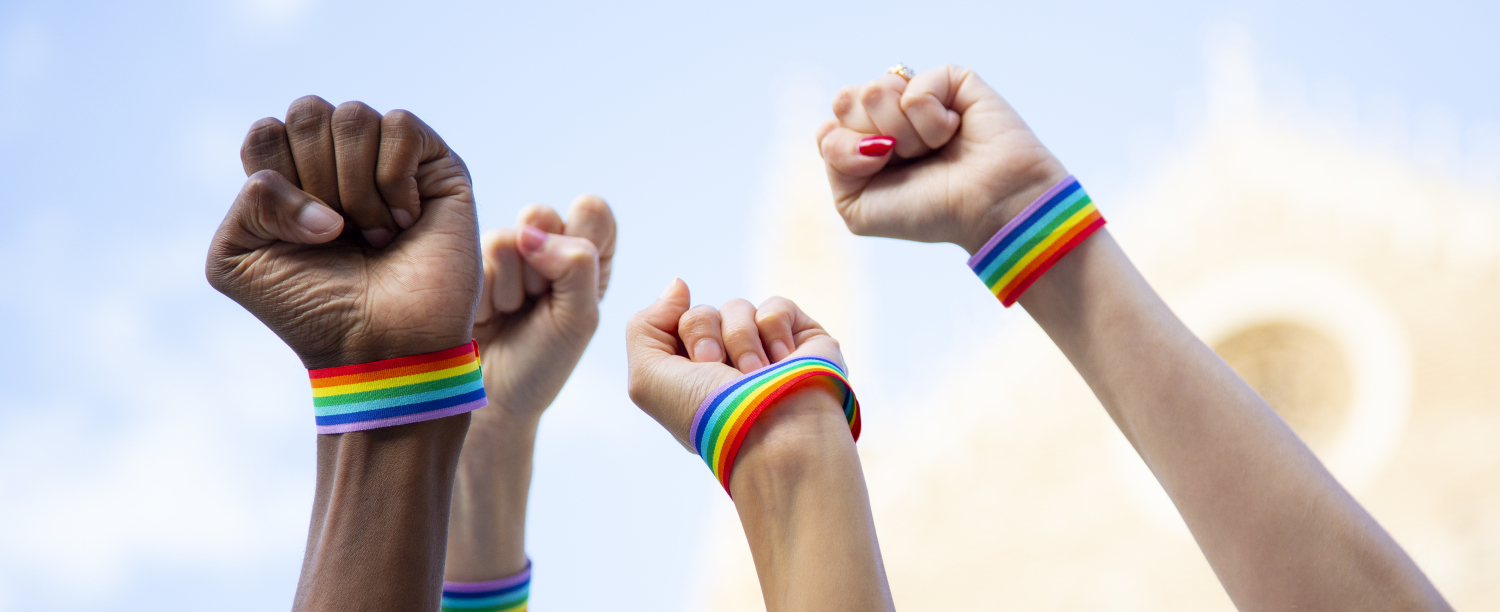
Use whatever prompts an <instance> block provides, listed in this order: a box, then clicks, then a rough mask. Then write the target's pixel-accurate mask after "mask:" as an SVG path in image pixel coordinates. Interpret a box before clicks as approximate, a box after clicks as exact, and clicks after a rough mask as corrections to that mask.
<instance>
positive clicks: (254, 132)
mask: <svg viewBox="0 0 1500 612" xmlns="http://www.w3.org/2000/svg"><path fill="white" fill-rule="evenodd" d="M240 165H242V166H244V167H245V176H250V175H252V174H255V173H256V172H260V171H261V170H275V171H276V173H277V174H280V175H281V176H282V178H285V179H286V180H287V181H288V182H290V183H291V184H292V185H293V186H295V187H297V188H299V189H300V188H302V182H301V181H300V180H298V178H297V163H296V161H295V160H293V158H292V147H291V145H290V144H289V143H288V142H287V138H286V124H285V123H282V122H281V120H279V119H276V118H274V117H266V118H265V119H261V120H260V121H256V122H255V123H252V124H250V131H249V132H247V133H245V142H244V143H242V144H241V145H240Z"/></svg>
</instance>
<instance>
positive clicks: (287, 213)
mask: <svg viewBox="0 0 1500 612" xmlns="http://www.w3.org/2000/svg"><path fill="white" fill-rule="evenodd" d="M343 230H344V218H343V217H342V216H340V215H339V214H338V213H336V212H334V211H333V209H332V208H329V207H328V206H327V205H325V204H323V202H321V201H319V200H318V199H317V198H315V197H313V196H311V195H309V194H307V193H306V192H304V191H302V190H301V189H298V188H297V187H295V186H293V185H292V183H291V182H290V181H288V180H286V177H284V176H282V175H281V174H280V173H278V172H276V171H275V170H261V171H260V172H256V173H255V174H252V175H250V178H249V179H248V180H246V181H245V186H244V187H243V188H241V189H240V195H239V197H237V198H235V200H234V204H233V205H232V206H230V207H229V213H228V214H227V215H225V217H224V222H223V223H222V224H220V225H219V231H218V232H217V233H215V234H214V242H213V248H212V251H211V253H212V254H213V255H214V256H217V257H232V256H234V255H239V254H243V253H246V252H249V251H254V250H257V249H263V248H265V247H268V246H270V245H272V244H275V243H277V242H291V243H295V244H323V243H325V242H328V241H330V240H333V239H334V238H338V236H339V234H340V233H342V232H343Z"/></svg>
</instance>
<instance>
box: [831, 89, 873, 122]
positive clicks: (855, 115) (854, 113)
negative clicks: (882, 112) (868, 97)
mask: <svg viewBox="0 0 1500 612" xmlns="http://www.w3.org/2000/svg"><path fill="white" fill-rule="evenodd" d="M861 88H862V86H860V85H849V86H847V87H844V88H843V89H840V90H839V92H838V93H837V94H834V96H833V116H835V117H838V118H839V125H842V126H844V127H846V128H849V129H851V130H856V131H860V132H864V133H866V134H874V133H877V132H879V131H880V129H879V128H877V127H875V122H874V121H871V120H870V116H869V115H868V114H866V113H865V107H864V105H862V104H860V103H859V92H860V89H861Z"/></svg>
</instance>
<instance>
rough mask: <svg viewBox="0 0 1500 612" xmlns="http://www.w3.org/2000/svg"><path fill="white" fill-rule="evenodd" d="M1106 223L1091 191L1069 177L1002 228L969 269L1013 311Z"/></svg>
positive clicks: (975, 258)
mask: <svg viewBox="0 0 1500 612" xmlns="http://www.w3.org/2000/svg"><path fill="white" fill-rule="evenodd" d="M1104 223H1105V221H1104V217H1103V216H1102V215H1100V214H1099V209H1097V208H1095V207H1094V201H1093V200H1092V199H1090V198H1089V194H1088V192H1085V191H1084V190H1083V186H1082V185H1080V184H1079V183H1078V179H1076V178H1074V177H1073V176H1072V175H1068V178H1065V179H1063V180H1062V181H1061V182H1059V183H1058V184H1056V185H1053V186H1052V188H1051V189H1048V190H1047V192H1046V193H1043V194H1042V195H1041V197H1038V198H1037V199H1036V201H1035V202H1032V203H1031V205H1030V206H1027V207H1026V209H1025V210H1023V211H1021V214H1019V215H1016V218H1014V219H1011V220H1010V223H1006V224H1005V227H1003V228H1000V231H999V232H998V233H996V234H995V237H994V238H990V241H989V242H988V243H985V245H984V248H982V249H980V250H979V252H978V253H975V254H974V256H973V257H970V258H969V268H970V269H972V270H974V273H975V274H977V275H979V280H981V281H984V285H985V286H986V287H989V288H990V293H993V294H995V297H997V298H1000V303H1002V304H1004V305H1005V307H1006V308H1010V306H1011V305H1012V304H1015V303H1016V300H1018V299H1020V298H1021V294H1022V293H1025V292H1026V289H1027V288H1028V287H1030V286H1031V284H1032V283H1034V282H1036V280H1037V279H1038V278H1041V277H1042V275H1043V274H1046V273H1047V270H1049V269H1051V268H1052V265H1053V264H1055V263H1057V261H1058V260H1060V259H1062V257H1063V256H1064V255H1067V254H1068V252H1069V251H1072V250H1073V248H1074V247H1076V246H1078V245H1079V244H1080V243H1082V242H1083V241H1084V239H1086V238H1088V237H1089V236H1091V235H1093V233H1094V232H1096V231H1098V230H1099V228H1101V227H1104Z"/></svg>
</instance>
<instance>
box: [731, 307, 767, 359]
mask: <svg viewBox="0 0 1500 612" xmlns="http://www.w3.org/2000/svg"><path fill="white" fill-rule="evenodd" d="M719 313H720V317H721V318H722V320H723V323H722V327H723V332H722V334H721V335H722V337H723V340H724V351H725V353H727V354H728V356H729V364H730V365H732V366H734V367H735V368H737V369H739V371H740V372H743V373H745V374H749V373H751V372H754V371H756V370H759V369H761V368H762V367H765V365H766V364H767V363H769V360H767V359H766V351H765V349H764V348H763V347H761V345H760V330H758V329H757V328H756V326H755V306H753V305H751V304H750V302H747V301H745V300H730V301H728V302H725V303H724V305H723V306H721V307H720V308H719Z"/></svg>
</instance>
